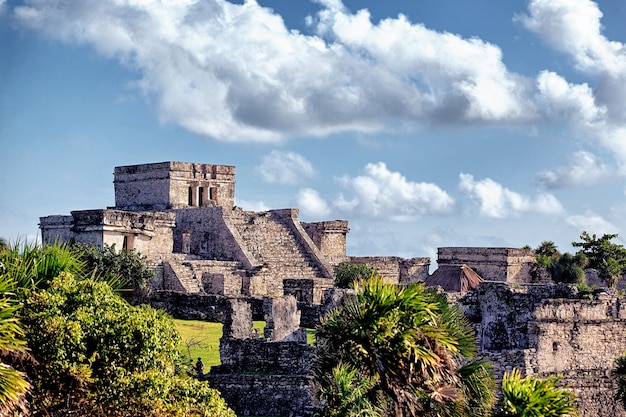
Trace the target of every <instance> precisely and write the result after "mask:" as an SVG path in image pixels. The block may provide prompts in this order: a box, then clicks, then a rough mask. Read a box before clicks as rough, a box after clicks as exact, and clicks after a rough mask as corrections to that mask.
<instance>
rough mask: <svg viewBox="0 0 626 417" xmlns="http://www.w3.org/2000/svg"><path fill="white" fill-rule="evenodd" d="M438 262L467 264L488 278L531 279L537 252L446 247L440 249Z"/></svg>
mask: <svg viewBox="0 0 626 417" xmlns="http://www.w3.org/2000/svg"><path fill="white" fill-rule="evenodd" d="M437 264H438V265H439V266H442V265H463V264H465V265H467V266H469V267H470V268H472V269H473V270H474V271H476V272H477V273H478V275H480V277H481V278H482V279H484V280H485V281H504V282H532V278H531V275H530V273H531V270H532V268H533V266H534V264H535V252H534V251H533V250H532V249H515V248H471V247H443V248H438V249H437Z"/></svg>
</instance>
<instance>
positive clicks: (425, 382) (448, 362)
mask: <svg viewBox="0 0 626 417" xmlns="http://www.w3.org/2000/svg"><path fill="white" fill-rule="evenodd" d="M316 335H317V341H318V353H317V359H316V363H315V365H314V368H313V369H314V375H315V377H316V378H317V380H318V381H323V380H324V379H325V378H326V379H327V378H328V375H329V374H332V372H333V369H334V368H336V367H337V366H339V365H340V364H344V366H348V367H349V369H351V370H357V373H358V378H359V379H360V380H364V381H369V383H370V384H371V387H372V388H371V389H370V390H369V393H368V400H369V401H370V402H371V403H372V404H373V405H374V406H375V407H376V408H377V409H381V410H383V414H382V415H385V416H387V415H396V416H401V415H413V416H415V415H425V416H430V415H433V416H434V415H438V414H439V413H441V412H443V411H442V410H445V413H446V415H476V414H471V410H470V409H469V407H470V405H472V406H478V404H476V403H473V401H474V400H476V401H477V402H480V403H481V407H483V409H487V410H488V409H490V407H491V406H492V404H493V399H494V397H493V389H492V388H493V379H492V375H491V372H490V371H491V369H490V367H489V366H488V365H487V364H485V363H483V362H481V361H477V360H475V354H476V350H477V348H476V339H475V336H474V333H473V330H472V329H471V327H470V326H469V325H468V324H467V322H466V320H465V318H464V317H463V315H462V313H461V312H460V311H459V310H458V309H457V308H455V307H453V306H450V305H449V304H448V303H447V301H446V299H445V296H443V295H441V294H437V293H436V292H434V291H431V290H426V289H425V287H424V285H423V284H421V283H412V284H410V285H409V286H407V287H405V288H401V287H398V286H395V285H392V284H388V283H385V282H384V281H383V279H382V278H381V277H380V276H373V277H371V278H370V279H368V280H366V281H359V282H358V285H357V288H356V290H355V296H354V297H353V298H351V299H348V300H346V301H344V303H343V304H342V305H341V306H340V307H338V308H337V309H335V310H333V311H331V313H329V315H328V316H326V317H325V318H323V319H322V321H321V324H320V326H319V327H318V329H317V333H316ZM479 380H480V381H479ZM470 384H473V387H472V386H470ZM485 386H489V387H491V389H488V390H486V391H482V390H481V391H480V394H479V395H475V396H474V397H473V398H469V396H470V395H472V394H470V393H471V392H473V388H478V387H485Z"/></svg>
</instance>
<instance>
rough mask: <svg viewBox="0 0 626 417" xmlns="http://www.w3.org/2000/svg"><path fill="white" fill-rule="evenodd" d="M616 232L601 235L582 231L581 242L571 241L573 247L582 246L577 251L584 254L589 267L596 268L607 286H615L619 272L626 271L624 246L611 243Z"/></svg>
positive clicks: (625, 250)
mask: <svg viewBox="0 0 626 417" xmlns="http://www.w3.org/2000/svg"><path fill="white" fill-rule="evenodd" d="M617 237H618V235H617V234H604V235H602V237H599V238H598V237H596V235H595V234H594V235H591V236H590V235H589V233H587V232H582V234H581V235H580V238H581V239H582V241H581V242H572V245H573V246H574V247H578V248H582V249H580V251H579V252H578V253H582V254H584V255H585V256H586V257H587V259H588V261H589V264H588V266H589V268H594V269H597V270H598V272H599V274H600V278H601V279H602V280H604V282H606V284H607V285H608V286H609V287H615V285H616V284H617V281H619V279H620V277H621V274H622V273H624V272H625V271H626V248H624V246H623V245H620V244H617V243H613V242H611V240H613V239H615V238H617Z"/></svg>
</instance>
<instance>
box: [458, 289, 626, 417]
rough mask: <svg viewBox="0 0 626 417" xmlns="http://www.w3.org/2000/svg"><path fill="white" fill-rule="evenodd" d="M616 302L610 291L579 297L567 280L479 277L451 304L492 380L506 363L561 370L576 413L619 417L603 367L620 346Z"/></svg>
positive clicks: (624, 327)
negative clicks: (466, 323) (467, 325)
mask: <svg viewBox="0 0 626 417" xmlns="http://www.w3.org/2000/svg"><path fill="white" fill-rule="evenodd" d="M624 302H625V300H624V298H620V297H617V296H616V295H615V294H614V295H604V294H600V295H598V296H597V297H596V299H593V300H587V299H580V298H579V296H578V293H577V290H576V287H575V286H568V285H550V284H505V283H497V282H485V283H482V284H481V285H480V286H479V287H478V288H477V289H476V290H475V291H473V292H470V293H468V295H466V296H465V297H462V298H461V299H459V306H460V307H461V308H462V310H463V311H464V312H465V313H466V315H467V316H468V318H469V319H470V321H471V323H472V324H473V326H474V327H475V328H476V331H477V334H478V340H479V344H480V354H481V355H482V356H484V357H485V358H487V359H489V360H490V361H492V363H494V366H495V370H496V375H497V377H498V378H501V377H502V374H503V373H504V372H505V371H510V370H511V369H513V368H518V369H520V370H521V371H522V372H523V373H525V374H527V375H536V376H539V377H544V376H546V375H562V376H564V379H563V381H562V382H563V384H565V385H567V386H569V387H571V388H572V390H573V391H574V393H575V394H576V396H577V398H578V399H579V407H580V410H581V413H580V415H581V417H609V416H611V417H612V416H619V417H622V416H626V412H624V411H623V409H622V408H621V406H620V405H619V404H618V403H617V402H616V401H615V399H614V395H615V387H614V385H613V382H612V381H611V378H610V373H611V369H612V368H613V361H614V359H615V358H616V357H617V356H619V355H621V354H623V353H624V351H625V350H626V308H625V307H624V305H625V304H624Z"/></svg>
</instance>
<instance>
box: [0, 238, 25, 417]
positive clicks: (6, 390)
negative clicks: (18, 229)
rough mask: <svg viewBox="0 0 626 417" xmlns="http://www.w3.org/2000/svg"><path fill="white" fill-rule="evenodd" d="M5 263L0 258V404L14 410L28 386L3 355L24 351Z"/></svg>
mask: <svg viewBox="0 0 626 417" xmlns="http://www.w3.org/2000/svg"><path fill="white" fill-rule="evenodd" d="M6 250H8V247H7V246H5V245H2V246H0V257H1V259H3V260H4V256H3V255H4V252H5V251H6ZM7 269H8V268H7V267H6V266H5V263H4V262H2V261H0V352H2V353H3V354H2V355H1V356H0V404H2V405H3V406H4V407H6V408H10V409H14V408H15V407H16V406H17V405H18V403H19V402H20V398H21V396H22V395H23V394H24V393H26V391H27V390H28V389H29V388H30V385H29V384H28V382H27V381H26V378H25V375H24V374H23V373H21V372H18V371H17V370H16V369H14V368H13V367H12V366H10V365H9V364H8V363H7V361H6V360H5V357H6V356H9V357H10V356H11V355H16V354H21V353H22V352H24V351H25V350H26V342H25V340H24V329H23V327H22V326H21V324H20V323H19V321H18V319H17V317H16V311H17V310H18V308H19V307H20V304H19V301H18V299H17V297H16V296H15V293H14V289H15V285H16V283H15V280H14V278H12V277H11V276H10V275H8V274H7V273H6V271H7Z"/></svg>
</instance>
